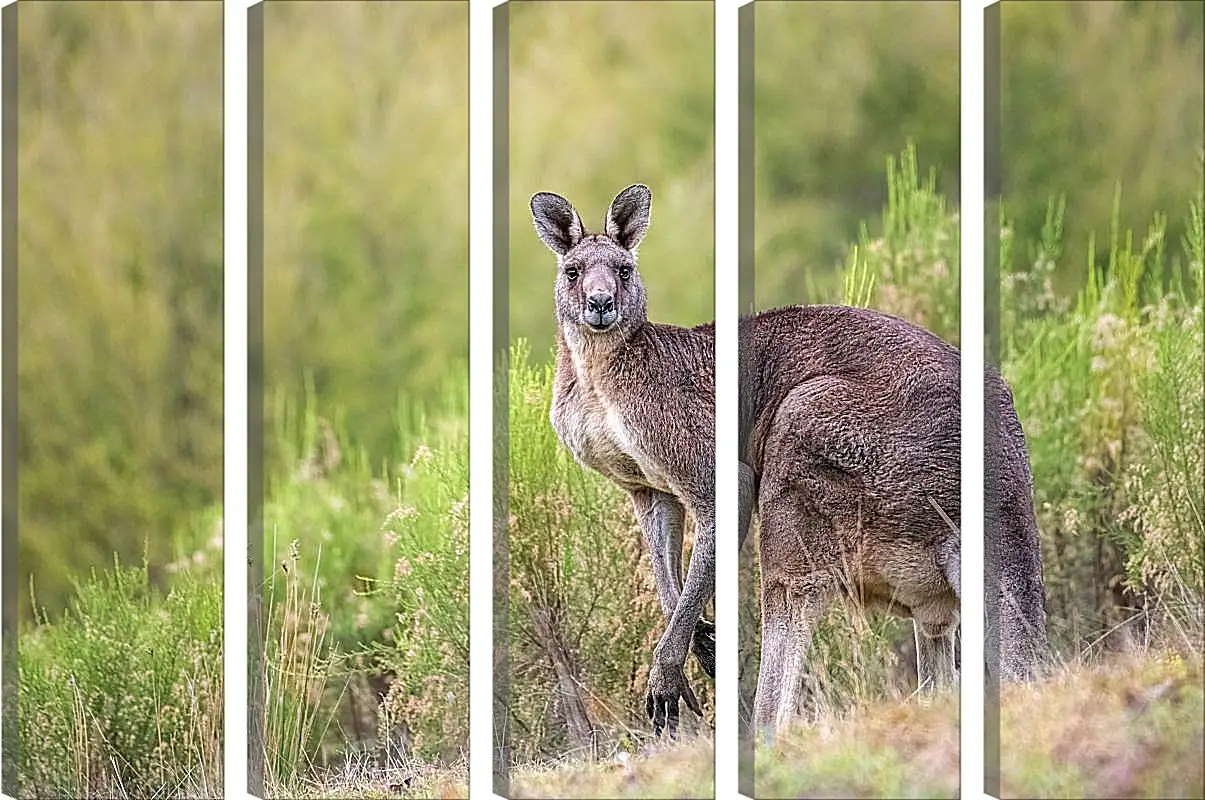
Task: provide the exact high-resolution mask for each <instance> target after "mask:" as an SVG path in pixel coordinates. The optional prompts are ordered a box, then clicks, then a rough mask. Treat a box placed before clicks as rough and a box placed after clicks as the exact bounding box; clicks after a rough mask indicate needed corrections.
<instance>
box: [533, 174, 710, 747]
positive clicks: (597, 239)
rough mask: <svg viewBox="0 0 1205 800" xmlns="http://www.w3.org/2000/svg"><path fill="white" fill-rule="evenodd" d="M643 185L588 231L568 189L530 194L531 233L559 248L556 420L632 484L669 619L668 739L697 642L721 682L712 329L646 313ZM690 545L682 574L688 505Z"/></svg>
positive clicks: (690, 696)
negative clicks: (706, 613) (708, 608)
mask: <svg viewBox="0 0 1205 800" xmlns="http://www.w3.org/2000/svg"><path fill="white" fill-rule="evenodd" d="M650 201H651V194H650V192H649V189H648V187H646V186H644V185H640V184H637V185H634V186H630V187H628V188H627V189H625V190H624V191H622V192H620V193H619V195H617V196H616V197H615V199H614V200H613V201H612V203H611V206H610V208H609V209H608V211H607V216H606V223H605V229H604V232H603V233H597V234H591V233H588V232H587V231H586V229H585V227H584V226H583V225H582V220H581V217H580V216H579V215H578V213H577V211H576V210H575V209H574V208H573V206H572V205H571V204H570V203H569V202H568V201H567V200H565V198H563V197H561V196H559V195H555V194H550V193H546V192H541V193H539V194H536V195H535V196H533V197H532V199H531V212H532V216H533V218H534V220H535V227H536V233H537V234H538V235H539V237H540V239H541V240H542V241H543V242H544V244H545V245H547V246H548V248H549V249H550V250H552V252H553V253H555V254H556V256H557V267H558V269H557V278H556V288H555V298H556V318H557V337H556V352H557V356H556V372H555V377H554V380H553V387H552V410H551V415H550V416H551V422H552V426H553V428H554V429H555V430H556V433H557V436H558V437H559V438H560V440H561V442H562V443H563V444H564V445H565V446H566V447H567V448H568V449H569V450H570V451H571V452H572V453H573V455H574V457H575V458H576V459H577V460H578V462H580V463H581V464H582V465H583V466H585V467H588V468H590V469H593V470H596V471H598V472H600V473H602V474H603V475H604V476H606V477H607V478H609V479H610V480H611V481H612V482H614V483H615V484H616V485H617V486H619V487H620V488H621V489H623V490H624V491H626V492H627V493H628V496H629V497H630V498H631V503H632V508H633V511H634V512H635V515H636V519H637V520H638V521H639V523H640V528H641V531H642V532H643V534H644V538H645V541H646V543H647V545H648V549H649V553H650V555H651V556H652V561H653V576H654V580H655V583H656V588H657V596H658V600H659V601H660V605H661V611H662V614H663V616H664V617H665V621H666V627H665V631H664V633H663V634H662V635H661V638H660V640H659V641H658V642H657V646H656V648H655V649H654V651H653V663H652V667H651V670H650V672H649V678H648V691H647V695H646V702H645V705H646V712H647V713H648V715H649V717H650V718H651V720H652V722H653V730H654V733H655V734H659V733H660V732H661V731H662V730H663V729H664V730H667V731H668V733H669V735H670V736H674V735H676V731H677V726H678V711H679V700H682V701H685V703H686V705H687V707H689V708H690V709H691V710H692V711H694V712H695V713H697V714H701V713H702V711H701V709H700V707H699V703H698V700H697V699H696V698H695V695H694V692H693V691H692V690H691V688H690V686H689V684H688V683H687V681H686V675H685V672H684V666H685V663H686V656H687V652H688V650H690V651H693V652H694V654H695V657H696V658H697V659H698V661H699V664H700V665H701V666H702V668H703V671H704V672H705V673H706V674H707V675H708V676H709V677H712V678H714V677H715V627H714V624H713V623H712V622H710V621H708V620H705V619H703V609H704V606H705V605H706V604H707V602H708V601H709V600H710V599H711V597H712V594H713V593H714V589H715V352H714V347H715V333H714V330H713V327H712V326H710V325H703V326H699V327H697V328H689V329H688V328H679V327H675V326H671V325H660V324H657V323H654V322H650V321H649V320H648V315H647V301H646V298H645V292H644V285H643V283H642V282H641V279H640V273H639V271H638V269H637V265H636V251H637V248H638V246H639V245H640V242H641V240H642V239H643V238H644V235H645V233H646V232H647V230H648V226H649V213H650ZM687 513H689V514H690V515H691V518H692V519H693V520H694V523H695V539H694V547H693V549H692V551H691V557H690V564H689V565H688V567H687V570H686V580H685V582H684V583H683V582H682V577H681V575H682V565H681V561H682V531H683V525H684V523H685V514H687Z"/></svg>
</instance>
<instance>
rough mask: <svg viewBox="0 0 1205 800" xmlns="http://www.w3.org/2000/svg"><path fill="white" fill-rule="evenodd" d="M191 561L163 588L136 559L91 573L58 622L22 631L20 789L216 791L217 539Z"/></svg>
mask: <svg viewBox="0 0 1205 800" xmlns="http://www.w3.org/2000/svg"><path fill="white" fill-rule="evenodd" d="M190 561H192V562H193V564H192V565H191V566H188V567H186V568H184V569H182V570H181V571H180V572H179V573H178V574H177V575H176V576H175V579H174V581H173V585H172V588H171V590H170V591H169V592H168V593H167V595H166V596H160V595H159V594H158V593H157V592H156V591H155V590H154V589H152V588H151V587H150V584H149V580H148V575H147V570H146V566H145V565H144V566H143V567H141V568H129V567H122V566H120V564H116V563H115V565H114V568H113V570H112V571H111V572H104V573H99V574H98V573H96V572H93V573H92V574H91V576H90V577H89V578H88V579H87V580H85V581H82V582H79V583H77V584H76V586H75V597H74V599H73V600H72V602H71V605H70V607H69V609H68V610H67V611H66V612H65V613H64V614H63V616H62V617H61V618H60V619H57V620H54V621H51V620H50V619H48V618H47V617H45V616H43V615H39V617H38V620H37V624H36V625H35V626H34V627H32V628H31V629H29V630H27V631H25V632H23V633H22V634H21V637H20V649H19V651H18V656H17V659H18V683H17V726H18V737H19V739H20V743H21V747H20V749H19V750H18V751H17V754H16V756H15V757H16V758H17V761H18V776H19V778H18V780H19V785H20V791H21V795H22V796H27V797H83V796H107V797H150V796H156V797H165V796H166V797H213V796H215V795H217V794H220V793H221V790H222V725H223V697H222V585H221V580H220V577H219V576H220V564H221V554H220V539H219V540H217V542H215V543H211V545H210V548H209V549H208V550H204V551H200V553H199V557H198V558H193V559H190ZM202 562H208V563H211V564H216V565H218V566H219V571H214V570H213V569H210V568H208V567H206V566H204V564H203V563H202Z"/></svg>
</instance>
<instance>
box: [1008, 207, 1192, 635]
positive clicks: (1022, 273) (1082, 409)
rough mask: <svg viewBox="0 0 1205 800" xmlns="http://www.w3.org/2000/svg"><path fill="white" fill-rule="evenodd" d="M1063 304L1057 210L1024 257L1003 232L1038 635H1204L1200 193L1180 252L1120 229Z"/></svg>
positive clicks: (1156, 231)
mask: <svg viewBox="0 0 1205 800" xmlns="http://www.w3.org/2000/svg"><path fill="white" fill-rule="evenodd" d="M1120 198H1121V193H1120V189H1119V190H1118V192H1117V193H1116V194H1115V197H1114V215H1113V224H1112V226H1111V229H1110V234H1109V245H1108V251H1107V253H1102V256H1101V257H1097V256H1096V255H1095V250H1096V245H1095V242H1090V243H1089V247H1088V250H1089V253H1090V254H1092V256H1091V261H1090V264H1089V268H1088V271H1087V272H1088V276H1089V277H1088V280H1087V282H1086V283H1085V285H1084V287H1083V288H1082V289H1081V290H1080V291H1079V292H1078V294H1077V296H1076V297H1074V298H1064V297H1060V296H1058V295H1057V294H1055V293H1054V292H1053V291H1052V289H1051V274H1052V271H1053V269H1054V264H1055V263H1056V262H1057V260H1058V258H1059V257H1060V255H1061V253H1062V241H1061V238H1062V230H1063V216H1064V213H1065V205H1064V204H1063V203H1062V202H1061V201H1052V202H1051V203H1050V204H1049V206H1048V208H1047V214H1046V222H1045V224H1044V226H1043V232H1042V236H1041V238H1040V239H1039V240H1038V241H1037V242H1035V243H1034V244H1033V245H1031V246H1030V248H1029V252H1030V258H1029V259H1028V263H1026V262H1024V261H1020V260H1019V259H1017V257H1016V253H1015V250H1016V249H1017V248H1016V247H1015V246H1014V244H1013V239H1014V235H1015V234H1014V232H1013V231H1012V230H1011V228H1010V226H1009V224H1008V220H1007V218H1006V219H1005V225H1004V253H1003V261H1002V273H1003V279H1004V297H1003V310H1004V314H1003V319H1004V323H1005V327H1004V334H1005V335H1004V337H1003V342H1004V352H1003V364H1002V371H1003V373H1004V375H1005V377H1006V378H1007V379H1008V380H1009V382H1010V383H1011V385H1012V387H1013V392H1014V397H1015V401H1016V405H1017V411H1018V414H1019V416H1020V418H1021V422H1022V424H1023V425H1024V426H1025V429H1026V434H1027V439H1028V444H1029V449H1030V458H1031V462H1032V465H1033V473H1034V485H1035V489H1034V491H1035V501H1036V506H1037V511H1038V522H1039V528H1040V529H1041V531H1042V541H1043V555H1044V559H1045V565H1046V585H1047V595H1048V599H1047V603H1048V609H1047V610H1048V613H1049V615H1050V621H1051V624H1050V631H1051V636H1052V638H1053V640H1054V643H1055V644H1056V646H1057V647H1058V649H1059V650H1060V651H1061V652H1063V653H1065V654H1075V655H1078V654H1079V653H1080V651H1083V650H1096V649H1097V648H1098V646H1100V647H1104V648H1126V647H1129V646H1132V645H1144V646H1145V645H1149V644H1151V643H1152V637H1159V636H1160V635H1161V634H1174V636H1175V637H1176V638H1178V639H1180V640H1181V644H1187V645H1189V646H1190V647H1192V648H1195V649H1196V650H1198V651H1199V650H1200V647H1201V641H1202V625H1201V613H1202V610H1203V606H1202V598H1203V594H1205V593H1203V590H1202V585H1203V581H1202V577H1203V576H1202V540H1203V538H1205V526H1203V525H1202V517H1201V508H1202V501H1203V497H1202V494H1203V491H1205V487H1202V484H1201V479H1200V476H1201V473H1202V453H1203V451H1205V444H1203V438H1202V437H1203V434H1205V431H1203V412H1202V386H1203V380H1205V378H1203V375H1202V367H1203V364H1202V359H1201V357H1200V354H1201V352H1202V348H1203V341H1202V320H1201V297H1202V295H1201V291H1202V268H1201V263H1202V262H1201V257H1200V254H1201V248H1202V233H1201V224H1200V216H1201V207H1202V200H1201V197H1200V194H1198V197H1197V198H1196V199H1195V200H1194V201H1193V202H1192V204H1191V205H1190V207H1189V208H1188V209H1187V216H1188V218H1189V220H1190V224H1189V225H1188V226H1187V228H1188V234H1187V235H1186V237H1185V239H1184V241H1183V242H1182V243H1181V247H1180V248H1179V250H1180V252H1179V253H1174V248H1173V247H1171V246H1169V243H1168V242H1167V241H1166V239H1165V236H1164V232H1165V230H1166V227H1167V219H1166V217H1164V216H1162V215H1157V216H1156V217H1155V219H1154V220H1153V221H1152V223H1151V225H1150V226H1149V228H1148V230H1147V231H1146V233H1145V234H1144V235H1142V236H1141V237H1137V236H1135V235H1134V233H1133V232H1132V231H1129V230H1122V229H1121V227H1120V226H1119V224H1118V222H1117V220H1118V209H1119V207H1120V202H1121V201H1120Z"/></svg>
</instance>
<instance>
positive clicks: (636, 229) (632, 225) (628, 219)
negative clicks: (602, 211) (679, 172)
mask: <svg viewBox="0 0 1205 800" xmlns="http://www.w3.org/2000/svg"><path fill="white" fill-rule="evenodd" d="M652 201H653V195H652V192H650V191H649V187H647V186H645V185H644V184H643V183H637V184H635V185H634V186H629V187H628V188H626V189H624V190H623V191H622V192H620V193H619V194H617V195H616V196H615V199H614V200H612V201H611V207H610V208H609V209H607V235H608V236H610V237H611V238H612V239H614V240H615V241H616V242H618V243H619V245H620V246H621V247H623V248H625V249H627V250H635V249H636V248H637V247H638V246H639V245H640V240H641V239H643V238H644V234H645V233H647V232H648V229H649V206H650V205H651V204H652Z"/></svg>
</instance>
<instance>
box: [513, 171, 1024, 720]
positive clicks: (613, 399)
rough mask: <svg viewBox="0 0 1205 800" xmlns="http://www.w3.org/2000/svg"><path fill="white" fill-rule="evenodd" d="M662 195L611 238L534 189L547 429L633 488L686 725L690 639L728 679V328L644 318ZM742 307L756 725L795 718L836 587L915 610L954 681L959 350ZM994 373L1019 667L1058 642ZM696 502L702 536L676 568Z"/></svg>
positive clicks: (920, 641)
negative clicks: (648, 252)
mask: <svg viewBox="0 0 1205 800" xmlns="http://www.w3.org/2000/svg"><path fill="white" fill-rule="evenodd" d="M650 202H651V198H650V194H649V190H648V188H647V187H645V186H642V185H639V184H637V185H635V186H631V187H629V188H627V189H625V190H624V191H623V192H621V193H620V194H619V195H618V196H617V197H616V198H615V200H614V201H613V202H612V204H611V207H610V209H609V210H608V213H607V218H606V223H605V228H604V230H605V231H606V233H603V234H590V233H587V232H586V231H585V229H584V227H583V226H582V224H581V218H580V216H579V215H578V214H577V212H576V211H575V210H574V209H573V207H572V205H571V204H570V203H569V202H568V201H567V200H565V199H564V198H562V197H560V196H559V195H553V194H548V193H540V194H537V195H535V196H534V197H533V198H532V202H531V210H532V215H533V219H534V221H535V226H536V231H537V233H538V235H539V236H540V238H541V240H543V241H544V243H545V244H546V245H548V247H549V248H550V249H551V250H552V251H553V252H554V253H556V255H557V266H558V269H557V278H556V284H555V298H556V316H557V323H558V326H557V363H556V377H555V380H554V386H553V401H552V412H551V421H552V425H553V427H554V428H555V430H556V432H557V435H558V436H559V437H560V439H561V441H562V442H563V443H564V444H565V446H566V447H568V448H569V450H570V451H572V452H573V454H574V456H575V457H576V458H577V459H578V461H579V462H580V463H581V464H583V465H584V466H586V467H589V468H591V469H594V470H597V471H598V472H600V473H601V474H603V475H605V476H606V477H607V478H609V479H610V480H611V481H613V482H614V483H615V484H616V485H618V486H619V487H621V488H623V489H624V490H626V491H627V492H628V494H629V495H630V497H631V500H632V505H633V510H634V512H635V514H636V518H637V519H638V521H639V523H640V526H641V529H642V531H643V532H644V537H645V540H646V542H647V543H648V547H649V552H650V554H651V557H652V560H653V574H654V578H655V580H656V584H657V594H658V598H659V600H660V603H661V606H662V610H663V612H664V616H665V619H666V628H665V631H664V633H663V634H662V636H661V638H660V640H659V642H658V643H657V646H656V648H655V649H654V652H653V665H652V670H651V672H650V675H649V686H648V693H647V698H646V710H647V711H648V713H649V716H650V717H651V718H652V721H653V728H654V731H655V732H660V730H661V729H662V728H666V729H668V731H669V733H670V734H671V735H673V734H674V732H675V731H676V728H677V722H678V701H679V700H680V699H681V700H683V701H685V702H686V704H687V706H688V707H689V708H691V709H692V710H694V711H696V713H697V712H699V706H698V703H697V701H696V700H695V697H694V693H693V692H692V691H691V688H690V686H689V685H688V684H687V682H686V678H685V674H684V671H683V667H684V664H685V660H686V655H687V652H688V650H691V651H693V652H694V653H695V656H696V657H697V658H698V659H699V661H700V663H701V665H702V666H703V668H704V670H705V672H707V674H708V675H709V676H712V677H714V674H715V650H714V648H715V638H714V626H713V625H712V623H710V622H709V621H707V620H704V619H703V618H702V613H703V608H704V606H705V605H706V603H707V602H708V601H709V600H710V599H711V597H712V594H713V592H714V585H715V347H714V346H715V332H714V326H713V325H711V324H706V325H700V326H697V327H695V328H679V327H674V326H669V325H660V324H657V323H653V322H649V321H648V318H647V301H646V297H645V292H644V287H643V284H642V282H641V280H640V274H639V271H638V269H637V264H636V256H635V248H636V246H637V245H638V244H639V243H640V241H641V240H642V239H643V237H644V235H645V233H646V232H647V229H648V225H649V219H650V215H649V208H650ZM740 324H741V333H740V337H741V352H740V369H741V390H740V453H741V465H740V508H739V517H740V520H739V524H740V531H739V541H740V542H741V543H742V544H743V542H744V539H745V536H746V535H747V533H748V530H749V528H750V525H751V522H752V517H753V514H754V512H755V511H756V513H757V515H758V518H759V520H760V523H761V540H760V556H761V565H762V566H761V570H762V598H761V609H762V657H761V671H760V674H759V677H758V690H757V699H756V702H755V715H756V720H755V721H756V723H757V724H758V726H760V727H763V728H780V727H782V726H783V725H785V724H787V723H788V722H789V721H790V720H791V718H792V717H793V716H794V715H795V713H796V711H797V704H798V700H799V691H800V688H801V684H802V677H803V663H804V657H805V655H806V652H807V649H808V646H809V644H810V641H811V636H812V632H813V629H814V626H815V624H816V622H817V621H818V619H819V618H820V615H821V614H822V613H823V611H824V608H825V607H826V606H827V605H828V604H829V603H830V602H831V601H832V600H834V599H837V598H839V597H845V598H846V599H849V600H853V601H856V602H860V603H862V604H863V605H865V606H868V607H878V608H884V609H886V610H888V611H890V612H892V613H895V614H899V615H902V616H905V617H911V618H912V619H913V622H914V626H915V628H916V640H917V657H918V670H919V671H920V675H921V682H922V686H935V685H940V684H942V683H947V682H949V681H951V680H952V679H953V676H954V658H955V652H954V631H955V629H956V627H957V624H958V606H959V588H958V578H957V576H958V570H959V558H960V556H959V554H960V543H959V535H960V534H959V530H958V529H959V522H958V520H959V480H960V471H959V442H960V428H959V425H960V414H959V357H958V352H957V351H956V350H954V349H953V348H952V347H950V346H949V345H947V344H946V343H945V342H943V341H941V340H940V339H939V338H937V337H936V336H934V335H933V334H931V333H929V332H928V331H925V330H923V329H921V328H919V327H917V326H915V325H912V324H911V323H908V322H905V321H903V320H900V319H896V318H894V317H890V316H888V315H885V314H881V313H878V312H874V311H868V310H863V309H855V308H846V307H841V306H802V307H800V306H796V307H791V308H782V309H777V310H774V311H768V312H764V313H762V314H758V315H757V316H755V317H753V318H746V319H742V320H741V323H740ZM985 380H986V384H985V390H986V393H987V396H988V397H989V398H994V399H995V401H996V405H995V408H996V410H997V412H998V413H997V414H996V415H989V420H991V421H994V423H995V425H996V426H997V427H998V430H996V431H994V432H993V433H994V434H995V436H989V437H988V439H989V441H995V442H998V443H999V444H1000V448H999V451H998V453H997V457H995V458H991V459H989V461H990V463H991V465H992V468H993V473H994V474H996V475H997V481H996V482H995V483H994V486H995V488H996V491H994V492H989V493H988V494H989V495H990V496H991V497H993V498H996V499H994V500H992V503H993V508H994V510H995V513H994V515H993V514H992V511H991V510H990V509H989V516H992V518H993V519H995V520H997V521H998V526H999V527H998V535H999V536H1000V542H999V544H1000V547H999V554H1000V558H1001V562H1002V579H1001V588H1002V591H1003V593H1004V595H1005V599H1006V601H1005V602H1004V603H1003V605H1002V614H1001V619H1002V621H1001V624H1000V630H999V633H1000V641H1001V652H1000V654H999V655H1000V661H999V663H1000V664H1001V667H1002V672H1003V675H1004V677H1024V676H1026V675H1028V674H1029V673H1030V672H1031V671H1032V670H1033V668H1034V667H1035V666H1036V664H1037V663H1038V660H1039V659H1040V657H1041V654H1042V653H1043V652H1044V648H1045V613H1044V611H1043V608H1042V602H1043V592H1042V575H1041V557H1040V551H1039V549H1038V541H1037V527H1036V523H1035V522H1034V517H1033V507H1032V486H1031V478H1030V474H1029V465H1028V458H1027V456H1026V454H1025V442H1024V436H1023V434H1022V432H1021V429H1020V424H1019V423H1018V422H1017V417H1016V413H1015V412H1014V411H1013V407H1012V401H1011V395H1010V394H1009V392H1008V388H1007V386H1005V385H1004V382H1003V380H1002V379H1001V378H1000V376H999V375H998V374H997V373H996V372H995V371H994V370H991V369H989V370H988V373H987V375H986V376H985ZM990 454H991V453H990V451H989V455H990ZM685 513H689V514H690V515H691V516H692V518H693V519H694V521H695V543H694V548H693V550H692V553H691V559H690V564H689V566H688V568H687V572H686V579H685V583H681V577H680V576H681V556H682V526H683V522H684V519H685V517H684V515H685ZM990 627H991V621H990V620H989V628H990ZM989 638H990V637H989ZM993 655H994V654H993Z"/></svg>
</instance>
